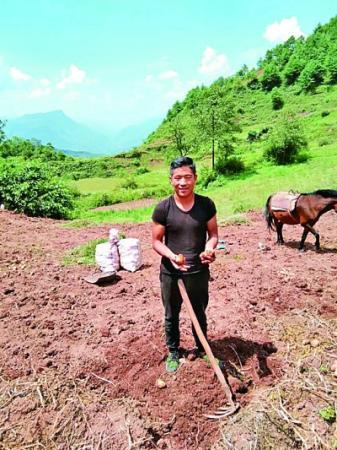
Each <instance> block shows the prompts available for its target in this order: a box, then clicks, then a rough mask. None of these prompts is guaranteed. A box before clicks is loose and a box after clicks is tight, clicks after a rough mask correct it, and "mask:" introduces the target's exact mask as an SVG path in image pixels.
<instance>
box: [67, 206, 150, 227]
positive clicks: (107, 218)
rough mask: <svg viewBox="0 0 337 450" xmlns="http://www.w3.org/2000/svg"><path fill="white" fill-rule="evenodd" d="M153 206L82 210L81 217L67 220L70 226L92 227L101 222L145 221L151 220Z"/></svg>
mask: <svg viewBox="0 0 337 450" xmlns="http://www.w3.org/2000/svg"><path fill="white" fill-rule="evenodd" d="M152 211H153V208H152V207H147V208H137V209H133V210H131V209H127V210H123V211H82V212H81V213H78V215H79V217H78V218H76V219H74V220H72V221H69V222H67V223H66V224H65V225H64V226H65V227H70V228H83V227H90V226H93V225H97V224H101V223H110V224H117V223H143V222H149V221H150V220H151V215H152Z"/></svg>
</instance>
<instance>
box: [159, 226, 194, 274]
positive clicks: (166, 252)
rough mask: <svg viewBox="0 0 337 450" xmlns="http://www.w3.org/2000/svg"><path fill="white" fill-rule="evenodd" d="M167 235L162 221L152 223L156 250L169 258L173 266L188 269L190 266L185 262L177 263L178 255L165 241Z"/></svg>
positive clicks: (183, 269)
mask: <svg viewBox="0 0 337 450" xmlns="http://www.w3.org/2000/svg"><path fill="white" fill-rule="evenodd" d="M164 236H165V227H164V225H161V224H160V223H157V222H153V223H152V248H153V250H155V251H156V252H157V253H158V254H159V255H161V256H165V257H166V258H168V259H169V260H170V261H171V263H172V265H173V267H175V268H176V269H179V270H182V271H186V270H187V269H188V266H186V265H185V264H183V265H178V264H177V263H176V261H177V257H178V255H176V254H175V253H173V252H172V250H170V249H169V248H168V247H167V246H166V245H165V244H164V243H163V238H164Z"/></svg>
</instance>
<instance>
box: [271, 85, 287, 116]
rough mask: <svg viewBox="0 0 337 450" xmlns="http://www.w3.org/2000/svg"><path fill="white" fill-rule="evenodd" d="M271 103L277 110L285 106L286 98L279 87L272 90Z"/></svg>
mask: <svg viewBox="0 0 337 450" xmlns="http://www.w3.org/2000/svg"><path fill="white" fill-rule="evenodd" d="M271 103H272V106H273V109H274V110H275V111H276V110H278V109H282V108H283V105H284V100H283V97H282V95H281V93H280V90H279V89H278V88H274V89H273V90H272V91H271Z"/></svg>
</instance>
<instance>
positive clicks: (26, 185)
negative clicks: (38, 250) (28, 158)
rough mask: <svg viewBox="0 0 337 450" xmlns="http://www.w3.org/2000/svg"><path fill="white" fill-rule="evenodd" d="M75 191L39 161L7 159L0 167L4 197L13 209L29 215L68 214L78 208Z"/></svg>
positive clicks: (58, 216) (0, 196) (1, 198)
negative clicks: (24, 161) (22, 161)
mask: <svg viewBox="0 0 337 450" xmlns="http://www.w3.org/2000/svg"><path fill="white" fill-rule="evenodd" d="M74 199H75V192H73V191H71V190H70V189H69V188H68V187H66V186H65V185H64V184H63V183H61V182H60V181H59V180H58V179H57V178H56V177H55V178H52V177H51V176H50V170H49V167H48V166H46V165H43V164H39V163H21V164H19V163H18V162H17V161H15V162H10V161H8V162H7V161H6V162H3V163H2V165H1V168H0V201H1V203H4V205H5V207H6V208H7V209H10V210H14V211H17V212H21V213H24V214H27V215H28V216H38V217H51V218H55V219H62V218H67V217H69V215H70V212H71V210H72V209H73V208H74Z"/></svg>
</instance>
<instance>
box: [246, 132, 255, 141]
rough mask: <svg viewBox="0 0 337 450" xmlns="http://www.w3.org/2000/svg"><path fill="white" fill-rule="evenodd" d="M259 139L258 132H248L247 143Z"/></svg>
mask: <svg viewBox="0 0 337 450" xmlns="http://www.w3.org/2000/svg"><path fill="white" fill-rule="evenodd" d="M257 139H258V132H257V131H248V134H247V141H248V142H254V141H257Z"/></svg>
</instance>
